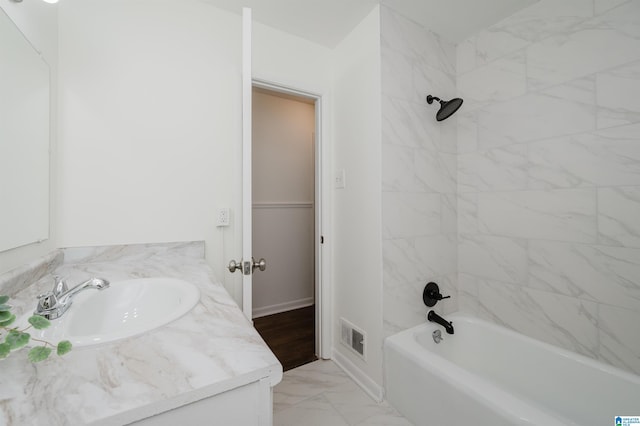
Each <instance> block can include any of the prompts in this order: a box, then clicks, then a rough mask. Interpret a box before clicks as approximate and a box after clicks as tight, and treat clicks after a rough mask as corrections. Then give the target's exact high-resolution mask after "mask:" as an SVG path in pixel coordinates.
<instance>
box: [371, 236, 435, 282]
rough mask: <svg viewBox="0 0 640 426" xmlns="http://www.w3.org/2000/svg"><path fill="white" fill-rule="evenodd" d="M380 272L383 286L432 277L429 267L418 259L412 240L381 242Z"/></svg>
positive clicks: (400, 239)
mask: <svg viewBox="0 0 640 426" xmlns="http://www.w3.org/2000/svg"><path fill="white" fill-rule="evenodd" d="M382 272H383V277H384V285H385V286H393V285H397V284H399V283H411V282H415V281H420V280H422V279H424V277H426V276H429V275H433V270H432V269H431V266H430V265H429V264H427V263H426V262H424V261H423V259H422V258H421V257H420V253H419V251H418V250H417V249H416V246H415V242H414V238H408V239H404V238H397V239H392V240H383V241H382Z"/></svg>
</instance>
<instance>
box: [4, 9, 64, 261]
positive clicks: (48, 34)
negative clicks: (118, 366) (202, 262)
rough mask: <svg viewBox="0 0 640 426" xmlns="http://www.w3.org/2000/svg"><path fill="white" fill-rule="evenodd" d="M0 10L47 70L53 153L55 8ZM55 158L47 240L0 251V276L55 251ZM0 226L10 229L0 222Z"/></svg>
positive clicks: (55, 130)
mask: <svg viewBox="0 0 640 426" xmlns="http://www.w3.org/2000/svg"><path fill="white" fill-rule="evenodd" d="M0 7H2V9H3V10H4V11H5V12H6V13H7V15H8V16H9V17H10V18H11V20H13V22H14V23H15V24H16V25H17V26H18V28H20V30H21V31H22V33H23V34H24V35H25V36H26V37H27V38H28V39H29V41H30V42H31V43H32V44H33V46H34V47H35V48H36V49H37V50H39V51H40V52H41V53H42V56H43V57H44V59H45V60H46V61H47V63H48V64H49V67H50V73H51V74H50V75H51V126H50V149H51V152H52V153H55V151H56V132H57V127H56V124H57V97H58V93H57V84H56V81H57V78H58V22H57V16H58V9H57V7H56V6H55V5H51V4H48V3H44V2H41V1H34V2H22V3H14V2H12V1H9V0H0ZM55 170H56V158H55V154H52V156H51V161H50V171H49V174H50V177H51V178H50V188H49V194H50V195H49V197H50V208H49V224H50V228H49V239H48V240H46V241H44V242H42V243H35V244H29V245H27V246H23V247H18V248H15V249H11V250H6V251H3V252H0V273H2V272H6V271H8V270H10V269H13V268H15V267H17V266H20V265H22V264H24V263H27V262H30V261H31V260H33V259H34V258H36V257H39V256H43V255H45V254H47V253H49V252H50V251H51V250H53V249H55V248H56V227H55V223H54V222H55V221H54V214H55V201H56V187H55V182H54V181H55V179H54V176H55ZM1 226H11V224H6V223H3V224H2V225H1Z"/></svg>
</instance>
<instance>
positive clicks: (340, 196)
mask: <svg viewBox="0 0 640 426" xmlns="http://www.w3.org/2000/svg"><path fill="white" fill-rule="evenodd" d="M334 54H335V61H334V64H335V70H334V80H335V81H334V102H333V109H334V111H333V113H334V132H333V136H334V150H335V151H334V170H344V171H345V174H346V188H345V189H336V190H335V195H334V215H333V220H334V232H333V241H332V242H333V250H334V275H333V278H334V279H333V291H334V303H335V319H336V323H335V325H334V350H335V351H336V352H337V353H338V354H340V355H342V357H345V358H346V359H348V360H350V361H351V362H352V363H353V364H355V366H356V367H357V368H359V369H360V370H362V371H363V372H364V373H366V375H367V376H368V377H369V378H370V379H372V380H373V381H375V382H376V383H377V384H378V385H381V384H382V318H381V311H382V247H381V245H382V223H381V211H380V206H381V186H380V182H381V169H380V164H381V158H380V155H381V150H380V146H381V145H380V144H381V140H380V138H381V136H380V117H381V115H380V114H381V112H380V9H379V7H376V8H375V9H374V10H373V11H372V12H371V13H370V14H369V15H368V16H367V17H366V18H365V19H364V20H363V21H362V22H361V23H360V24H359V25H358V26H357V27H356V28H355V29H354V30H353V31H352V32H351V33H350V34H349V35H348V36H347V37H346V38H345V39H344V40H343V41H342V42H341V43H340V44H339V45H338V46H337V47H336V49H335V52H334ZM340 318H345V319H346V320H348V321H349V322H351V323H353V324H354V325H355V326H357V327H358V328H360V329H363V330H364V331H365V332H366V333H367V340H368V341H367V343H366V345H367V347H366V356H367V360H366V362H365V361H362V360H361V359H360V358H358V357H357V356H355V355H354V354H353V353H352V352H351V351H350V350H349V349H347V348H346V347H345V346H343V345H342V344H341V343H340V330H339V322H338V320H339V319H340Z"/></svg>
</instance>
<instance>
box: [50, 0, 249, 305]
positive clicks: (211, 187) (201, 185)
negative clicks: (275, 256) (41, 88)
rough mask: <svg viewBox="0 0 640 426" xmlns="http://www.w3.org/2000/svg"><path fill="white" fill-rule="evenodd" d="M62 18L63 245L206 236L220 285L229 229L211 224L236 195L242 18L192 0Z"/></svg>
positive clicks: (64, 9)
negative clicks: (220, 208) (217, 210)
mask: <svg viewBox="0 0 640 426" xmlns="http://www.w3.org/2000/svg"><path fill="white" fill-rule="evenodd" d="M59 9H60V12H59V17H60V75H61V78H60V145H59V157H60V158H59V160H60V165H59V166H60V167H59V173H58V177H59V181H58V183H59V214H58V221H57V226H58V228H59V235H60V239H59V245H60V246H62V247H65V246H91V245H104V244H127V243H141V242H162V241H185V240H203V239H204V240H205V241H206V243H207V245H206V247H207V258H208V260H209V262H210V263H211V264H212V265H213V266H214V268H215V269H216V272H217V274H218V276H219V278H220V279H223V278H225V275H224V272H223V271H224V269H223V265H224V264H226V262H228V261H229V259H230V258H231V256H232V253H234V252H235V250H234V241H235V239H234V232H235V229H234V228H235V223H234V224H233V225H234V226H232V227H230V228H216V227H215V219H214V218H215V212H216V208H217V207H233V206H234V205H235V203H236V199H237V198H238V197H239V195H238V194H237V189H236V188H235V187H234V186H233V185H229V182H230V181H232V179H233V178H234V176H235V175H236V168H237V167H238V162H237V161H235V160H236V158H237V156H238V152H239V145H240V135H241V91H240V89H241V86H240V69H241V57H240V55H241V24H240V17H239V16H237V15H233V14H230V13H227V12H223V11H221V10H219V9H216V8H214V7H211V6H208V5H206V4H204V3H202V2H199V1H195V0H187V1H180V2H176V1H152V0H139V1H135V2H131V1H125V0H114V1H106V2H105V1H100V0H67V1H64V2H60V3H59ZM223 234H224V235H223ZM223 236H224V241H225V243H226V244H227V251H226V252H225V251H223V245H222V241H223ZM231 287H232V286H231ZM231 290H232V294H233V291H234V289H233V288H231ZM236 296H237V295H236Z"/></svg>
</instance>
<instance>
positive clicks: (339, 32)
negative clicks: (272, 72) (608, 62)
mask: <svg viewBox="0 0 640 426" xmlns="http://www.w3.org/2000/svg"><path fill="white" fill-rule="evenodd" d="M203 1H206V2H207V3H210V4H212V5H214V6H216V7H219V8H221V9H224V10H228V11H231V12H234V13H238V14H239V13H241V10H242V7H243V6H246V7H250V8H251V9H252V16H253V19H254V20H255V21H257V22H260V23H263V24H265V25H268V26H270V27H274V28H278V29H280V30H282V31H285V32H287V33H290V34H294V35H297V36H299V37H302V38H305V39H307V40H310V41H313V42H315V43H318V44H321V45H323V46H326V47H329V48H333V47H335V46H336V45H337V44H338V43H339V42H340V40H342V39H343V38H344V37H345V36H346V35H347V34H348V33H349V32H350V31H351V30H352V29H353V28H354V27H355V26H356V25H357V24H358V23H359V22H360V21H361V20H362V19H363V18H364V17H365V16H366V15H367V14H368V13H369V12H370V11H371V9H372V8H373V7H374V6H375V5H376V4H378V3H382V4H384V5H386V6H389V7H391V8H392V9H395V10H396V11H398V12H399V13H401V14H402V15H404V16H407V17H409V18H411V19H413V20H414V21H416V22H418V23H420V24H422V25H423V26H424V27H426V28H428V29H430V30H431V31H433V32H435V33H437V34H440V35H441V36H442V37H444V38H445V39H447V40H449V41H451V42H453V43H457V42H459V41H462V40H464V39H465V38H467V37H468V36H470V35H472V34H474V33H476V32H477V31H479V30H481V29H483V28H487V27H489V26H490V25H492V24H494V23H496V22H498V21H500V20H501V19H503V18H506V17H507V16H509V15H511V14H513V13H514V12H516V11H518V10H520V9H523V8H525V7H527V6H529V5H531V4H533V3H535V2H537V1H539V0H243V1H240V0H203Z"/></svg>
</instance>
